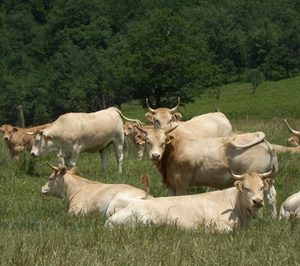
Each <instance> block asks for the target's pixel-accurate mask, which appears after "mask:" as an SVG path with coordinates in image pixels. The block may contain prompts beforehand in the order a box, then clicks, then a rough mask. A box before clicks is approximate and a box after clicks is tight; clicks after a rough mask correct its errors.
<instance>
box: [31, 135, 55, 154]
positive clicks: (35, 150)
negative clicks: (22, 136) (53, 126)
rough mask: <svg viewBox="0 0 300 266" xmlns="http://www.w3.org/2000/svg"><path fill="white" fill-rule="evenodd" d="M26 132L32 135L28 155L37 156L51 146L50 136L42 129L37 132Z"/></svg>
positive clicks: (48, 149)
mask: <svg viewBox="0 0 300 266" xmlns="http://www.w3.org/2000/svg"><path fill="white" fill-rule="evenodd" d="M26 133H27V134H30V135H34V139H33V144H32V148H31V151H30V155H31V156H34V157H37V156H39V155H40V154H43V153H45V152H48V151H50V150H51V148H52V147H53V142H52V136H50V135H48V134H46V133H45V132H44V130H39V131H37V132H26Z"/></svg>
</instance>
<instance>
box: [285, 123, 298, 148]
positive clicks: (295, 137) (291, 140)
mask: <svg viewBox="0 0 300 266" xmlns="http://www.w3.org/2000/svg"><path fill="white" fill-rule="evenodd" d="M284 122H285V124H286V126H287V128H288V129H289V131H290V132H291V133H292V137H290V138H289V139H288V142H289V143H290V144H291V145H293V146H299V144H300V131H297V130H295V129H293V128H292V127H291V126H290V125H289V123H288V121H287V120H286V119H284Z"/></svg>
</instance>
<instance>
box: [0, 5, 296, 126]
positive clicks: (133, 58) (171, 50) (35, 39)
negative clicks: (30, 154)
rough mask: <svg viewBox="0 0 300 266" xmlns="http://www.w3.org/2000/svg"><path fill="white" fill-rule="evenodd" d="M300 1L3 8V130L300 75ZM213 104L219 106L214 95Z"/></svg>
mask: <svg viewBox="0 0 300 266" xmlns="http://www.w3.org/2000/svg"><path fill="white" fill-rule="evenodd" d="M299 10H300V9H299V4H298V2H297V1H293V0H291V1H283V0H276V1H263V2H262V1H258V0H254V1H246V0H242V1H240V0H239V1H237V0H234V1H229V0H226V1H206V0H205V1H190V0H188V1H133V0H130V1H122V0H121V1H115V0H114V1H111V0H110V1H108V0H100V1H97V0H85V1H83V0H80V1H74V0H67V1H62V0H51V1H37V0H32V1H29V2H28V1H27V2H26V1H20V0H14V1H7V0H5V1H3V3H2V5H1V22H0V28H1V40H0V56H1V63H0V94H1V99H0V124H2V123H12V124H15V121H16V116H15V107H16V106H18V105H22V106H23V107H24V113H25V120H26V124H27V125H33V124H41V123H44V122H48V121H53V120H54V119H56V118H57V117H58V116H59V115H61V114H63V113H66V112H70V111H82V112H90V111H95V110H99V109H102V108H106V107H108V106H111V105H114V104H115V105H119V106H121V105H122V104H123V103H126V102H128V101H129V100H141V99H143V100H144V98H145V97H149V98H152V103H153V105H156V106H160V105H167V104H168V103H169V102H171V101H173V100H174V99H175V98H177V96H180V97H181V98H182V100H183V101H184V102H186V103H187V102H191V101H193V99H194V97H195V96H199V95H201V94H202V93H203V92H204V91H205V90H206V89H211V88H212V89H214V88H217V87H218V86H220V85H224V84H227V83H231V82H234V81H239V82H240V81H243V79H244V76H245V75H244V73H245V72H247V71H249V70H251V69H259V70H260V71H261V72H262V73H263V75H264V77H265V78H266V79H267V80H279V79H283V78H287V77H292V76H295V75H297V74H299V69H300V68H299V66H300V63H299V62H300V50H299V47H300V26H299V25H300V16H299ZM215 92H217V93H214V95H215V96H216V98H220V97H222V96H221V95H222V94H220V93H218V89H217V90H216V91H215Z"/></svg>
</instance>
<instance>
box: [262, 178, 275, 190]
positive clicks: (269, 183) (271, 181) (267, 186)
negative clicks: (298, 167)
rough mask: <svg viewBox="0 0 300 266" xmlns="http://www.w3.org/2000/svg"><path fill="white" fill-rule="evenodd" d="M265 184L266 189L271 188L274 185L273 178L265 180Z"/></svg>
mask: <svg viewBox="0 0 300 266" xmlns="http://www.w3.org/2000/svg"><path fill="white" fill-rule="evenodd" d="M263 182H264V189H265V190H266V189H268V188H269V187H271V186H272V185H274V179H273V178H265V179H264V180H263Z"/></svg>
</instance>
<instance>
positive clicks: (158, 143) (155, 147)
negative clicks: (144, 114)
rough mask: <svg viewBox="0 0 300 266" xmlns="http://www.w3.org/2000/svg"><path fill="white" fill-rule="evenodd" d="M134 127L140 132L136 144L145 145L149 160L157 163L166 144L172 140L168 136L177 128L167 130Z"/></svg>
mask: <svg viewBox="0 0 300 266" xmlns="http://www.w3.org/2000/svg"><path fill="white" fill-rule="evenodd" d="M136 127H137V128H138V129H139V130H140V133H139V134H137V136H136V141H137V143H138V144H139V145H146V149H147V151H148V155H149V159H150V160H153V161H159V160H160V159H161V157H162V154H163V152H164V150H165V147H166V144H168V143H170V142H171V141H172V139H173V137H172V136H170V135H168V134H169V133H171V132H172V131H173V130H174V129H176V128H177V126H175V127H172V128H171V129H167V130H163V129H160V128H150V129H145V128H141V127H138V126H136Z"/></svg>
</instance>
